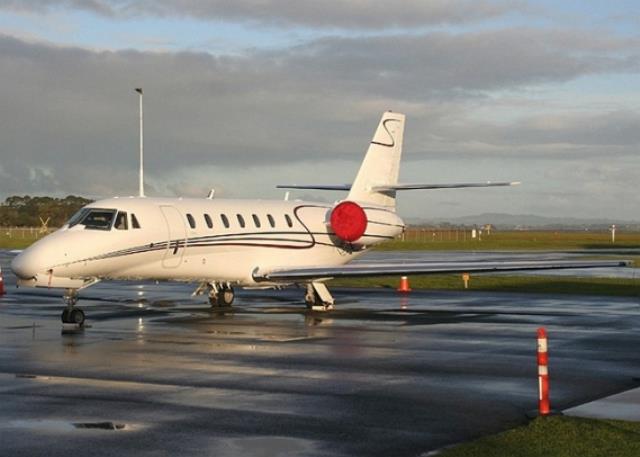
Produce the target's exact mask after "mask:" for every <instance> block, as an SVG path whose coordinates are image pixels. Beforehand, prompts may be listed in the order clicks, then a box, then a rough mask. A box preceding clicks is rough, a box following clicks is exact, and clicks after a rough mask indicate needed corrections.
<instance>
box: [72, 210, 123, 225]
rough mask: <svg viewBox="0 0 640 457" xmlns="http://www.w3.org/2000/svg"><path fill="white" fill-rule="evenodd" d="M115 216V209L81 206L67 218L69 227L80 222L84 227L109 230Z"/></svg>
mask: <svg viewBox="0 0 640 457" xmlns="http://www.w3.org/2000/svg"><path fill="white" fill-rule="evenodd" d="M115 216H116V210H115V209H103V208H82V209H81V210H80V211H78V212H77V213H76V214H74V215H73V216H72V217H71V219H69V228H71V227H73V226H74V225H78V224H82V225H84V227H85V228H86V229H92V230H111V225H112V224H113V219H114V218H115Z"/></svg>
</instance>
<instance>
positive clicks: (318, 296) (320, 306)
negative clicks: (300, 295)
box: [304, 282, 335, 311]
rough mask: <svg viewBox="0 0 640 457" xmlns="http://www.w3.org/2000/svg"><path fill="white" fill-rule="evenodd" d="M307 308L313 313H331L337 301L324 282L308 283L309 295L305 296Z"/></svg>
mask: <svg viewBox="0 0 640 457" xmlns="http://www.w3.org/2000/svg"><path fill="white" fill-rule="evenodd" d="M304 301H305V302H307V308H309V309H311V310H313V311H331V310H332V309H333V308H334V306H333V305H334V303H335V300H334V299H333V297H332V296H331V292H329V289H327V286H326V285H325V284H324V283H323V282H310V283H307V293H306V294H305V295H304Z"/></svg>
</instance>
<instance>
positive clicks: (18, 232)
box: [0, 227, 56, 240]
mask: <svg viewBox="0 0 640 457" xmlns="http://www.w3.org/2000/svg"><path fill="white" fill-rule="evenodd" d="M54 230H56V229H55V228H46V229H45V228H42V227H0V237H2V238H8V239H10V240H14V239H15V240H37V239H40V238H42V237H43V236H46V235H48V234H49V233H51V232H53V231H54Z"/></svg>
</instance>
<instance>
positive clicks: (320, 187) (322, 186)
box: [276, 184, 351, 190]
mask: <svg viewBox="0 0 640 457" xmlns="http://www.w3.org/2000/svg"><path fill="white" fill-rule="evenodd" d="M276 188H278V189H311V190H351V184H337V185H335V186H332V185H325V184H318V185H313V184H310V185H307V186H298V185H296V184H293V185H290V186H288V185H284V184H279V185H277V186H276Z"/></svg>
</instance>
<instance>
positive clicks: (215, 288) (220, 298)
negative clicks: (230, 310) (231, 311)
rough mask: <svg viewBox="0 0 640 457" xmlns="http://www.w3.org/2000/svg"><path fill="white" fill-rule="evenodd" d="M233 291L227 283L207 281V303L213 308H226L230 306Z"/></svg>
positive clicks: (233, 294) (233, 295)
mask: <svg viewBox="0 0 640 457" xmlns="http://www.w3.org/2000/svg"><path fill="white" fill-rule="evenodd" d="M234 298H235V292H234V291H233V287H231V286H230V285H229V284H215V283H209V303H210V304H211V306H212V307H214V308H226V307H229V306H231V304H232V303H233V299H234Z"/></svg>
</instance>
